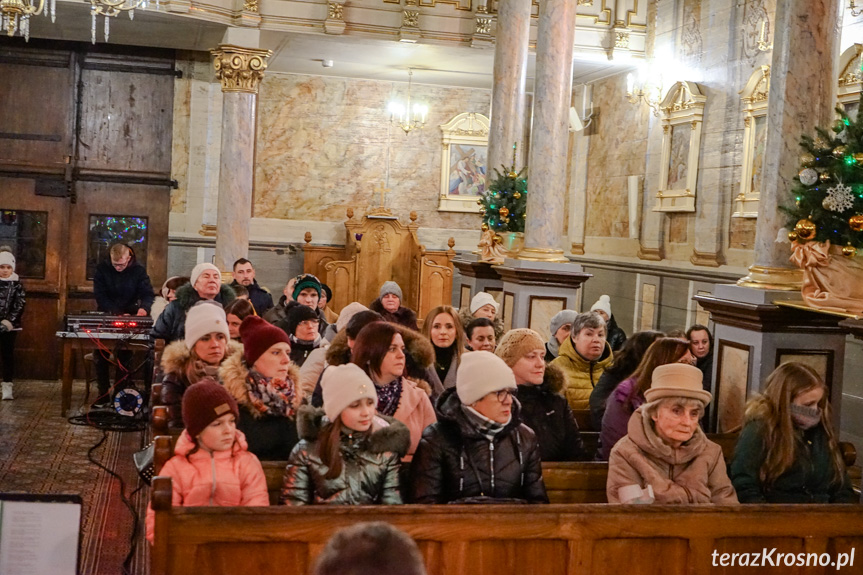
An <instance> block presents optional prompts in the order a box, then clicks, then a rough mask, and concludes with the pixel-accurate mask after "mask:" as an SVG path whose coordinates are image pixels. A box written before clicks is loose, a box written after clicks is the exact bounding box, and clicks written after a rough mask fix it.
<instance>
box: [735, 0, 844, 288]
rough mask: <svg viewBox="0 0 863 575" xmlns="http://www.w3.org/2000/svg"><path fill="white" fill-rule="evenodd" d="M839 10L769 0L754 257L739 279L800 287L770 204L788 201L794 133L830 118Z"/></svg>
mask: <svg viewBox="0 0 863 575" xmlns="http://www.w3.org/2000/svg"><path fill="white" fill-rule="evenodd" d="M842 10H843V3H842V2H840V0H810V1H809V2H799V1H798V0H777V2H776V18H775V20H776V21H775V22H774V23H773V26H771V29H773V30H775V36H774V43H773V60H772V63H771V66H770V95H769V98H768V112H767V143H766V147H765V152H764V167H763V170H762V187H761V199H760V201H759V204H760V205H759V207H758V223H757V225H756V230H755V264H754V265H752V266H751V267H750V268H749V275H748V276H746V277H745V278H742V279H741V280H740V281H739V282H738V283H739V284H740V285H744V286H747V287H756V288H763V289H785V290H798V289H800V284H801V281H802V273H801V271H800V270H799V269H796V268H793V267H792V266H791V264H790V263H789V261H788V258H789V256H790V255H791V250H790V249H789V247H788V243H787V242H778V241H777V236H778V235H779V233H780V230H781V229H782V228H783V227H784V226H785V223H786V218H785V215H784V214H782V213H781V212H780V211H779V210H778V209H777V208H778V206H781V205H788V204H791V203H792V202H793V199H792V197H791V194H790V191H791V189H792V187H793V185H794V176H796V175H797V172H798V171H799V169H800V165H799V163H800V162H799V159H798V158H799V157H800V154H801V148H800V146H799V142H800V136H801V135H802V134H809V135H814V134H815V127H816V126H829V125H830V124H831V123H832V122H833V117H834V112H833V108H834V106H835V105H836V90H837V83H838V79H837V76H838V72H837V67H838V58H839V37H840V34H839V26H840V24H841V16H842ZM783 233H784V232H783Z"/></svg>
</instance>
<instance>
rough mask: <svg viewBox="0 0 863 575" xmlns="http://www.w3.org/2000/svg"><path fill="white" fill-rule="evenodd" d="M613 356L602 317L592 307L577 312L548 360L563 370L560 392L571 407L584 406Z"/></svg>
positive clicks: (582, 408)
mask: <svg viewBox="0 0 863 575" xmlns="http://www.w3.org/2000/svg"><path fill="white" fill-rule="evenodd" d="M613 360H614V354H613V353H612V351H611V346H609V345H608V342H606V341H605V321H603V319H602V318H601V317H600V316H599V314H598V313H596V312H595V311H591V312H588V313H580V314H578V315H577V316H576V317H575V320H573V322H572V329H571V331H570V335H569V337H568V338H567V339H566V341H564V342H563V343H562V344H561V346H560V355H559V356H558V357H557V359H555V360H554V361H553V362H552V363H553V364H554V365H556V366H557V367H559V368H560V369H562V370H563V373H564V374H566V393H565V394H564V395H565V397H566V399H567V401H569V407H570V408H572V410H573V411H578V410H586V409H587V408H588V399H589V398H590V392H591V391H592V390H593V388H594V386H596V384H597V383H598V382H599V378H600V377H602V372H603V371H605V370H606V368H607V367H608V366H610V365H611V363H612V361H613Z"/></svg>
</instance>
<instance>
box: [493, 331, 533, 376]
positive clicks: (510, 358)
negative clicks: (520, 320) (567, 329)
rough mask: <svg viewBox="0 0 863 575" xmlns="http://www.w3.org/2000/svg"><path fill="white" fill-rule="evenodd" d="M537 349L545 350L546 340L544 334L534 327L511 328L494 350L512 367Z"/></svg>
mask: <svg viewBox="0 0 863 575" xmlns="http://www.w3.org/2000/svg"><path fill="white" fill-rule="evenodd" d="M535 349H541V350H543V351H545V342H544V341H542V336H541V335H539V334H538V333H536V332H535V331H533V330H532V329H527V328H520V329H511V330H509V331H508V332H506V334H505V335H504V336H503V337H502V338H501V340H500V343H498V344H497V349H495V350H494V353H495V355H497V356H498V357H499V358H501V359H502V360H504V361H505V362H506V364H507V365H508V366H510V367H512V366H514V365H515V364H516V363H517V362H518V360H520V359H521V358H523V357H524V356H525V355H527V354H528V353H530V352H532V351H533V350H535Z"/></svg>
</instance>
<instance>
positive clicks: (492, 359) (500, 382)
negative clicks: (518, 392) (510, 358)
mask: <svg viewBox="0 0 863 575" xmlns="http://www.w3.org/2000/svg"><path fill="white" fill-rule="evenodd" d="M516 388H517V386H516V384H515V375H513V373H512V370H511V369H510V368H509V366H508V365H507V364H506V362H505V361H504V360H502V359H501V358H499V357H498V356H496V355H495V354H493V353H492V352H490V351H468V352H466V353H463V354H462V356H461V361H460V362H459V364H458V372H457V373H456V377H455V390H456V393H457V394H458V398H459V399H460V400H461V402H462V403H463V404H464V405H472V404H474V403H476V402H477V401H479V400H480V399H482V398H483V397H485V396H486V395H488V394H489V393H493V392H495V391H500V390H502V389H516Z"/></svg>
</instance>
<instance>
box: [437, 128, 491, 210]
mask: <svg viewBox="0 0 863 575" xmlns="http://www.w3.org/2000/svg"><path fill="white" fill-rule="evenodd" d="M440 129H441V143H442V145H443V154H442V157H441V176H440V180H441V181H440V203H439V204H438V210H439V211H441V212H468V213H479V210H480V206H479V204H477V199H478V198H479V196H480V194H481V193H482V192H484V191H485V189H486V186H487V184H488V181H489V173H490V172H491V169H490V168H489V166H488V132H489V119H488V118H487V117H486V116H483V115H482V114H479V113H476V112H464V113H461V114H458V115H457V116H455V117H454V118H453V119H452V120H450V121H449V122H447V123H446V124H442V125H441V126H440Z"/></svg>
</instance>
